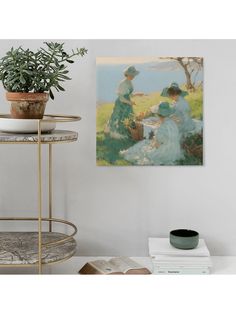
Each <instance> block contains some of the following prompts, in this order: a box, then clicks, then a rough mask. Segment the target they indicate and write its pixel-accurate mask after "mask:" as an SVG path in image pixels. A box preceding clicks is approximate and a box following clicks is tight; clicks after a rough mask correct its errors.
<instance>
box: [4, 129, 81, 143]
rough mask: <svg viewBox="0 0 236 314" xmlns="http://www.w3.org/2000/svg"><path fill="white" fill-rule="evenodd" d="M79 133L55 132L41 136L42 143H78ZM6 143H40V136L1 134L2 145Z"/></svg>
mask: <svg viewBox="0 0 236 314" xmlns="http://www.w3.org/2000/svg"><path fill="white" fill-rule="evenodd" d="M77 139H78V133H77V132H74V131H67V130H55V131H52V132H50V133H42V134H41V142H45V143H46V142H66V141H76V140H77ZM6 142H38V134H23V133H5V132H0V143H6Z"/></svg>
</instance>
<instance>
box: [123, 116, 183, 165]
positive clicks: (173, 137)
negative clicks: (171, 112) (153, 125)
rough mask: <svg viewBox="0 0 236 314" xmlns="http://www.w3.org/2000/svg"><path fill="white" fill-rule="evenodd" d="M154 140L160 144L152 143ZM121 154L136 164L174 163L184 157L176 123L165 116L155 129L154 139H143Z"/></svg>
mask: <svg viewBox="0 0 236 314" xmlns="http://www.w3.org/2000/svg"><path fill="white" fill-rule="evenodd" d="M155 140H156V142H157V143H159V145H160V146H159V147H158V148H156V147H155V146H154V145H153V144H154V141H155ZM121 155H122V156H123V158H124V159H126V160H127V161H129V162H132V163H134V164H136V165H174V164H175V163H176V161H177V160H180V159H182V158H183V157H184V156H183V152H182V150H181V146H180V134H179V130H178V127H177V125H176V123H175V122H174V121H173V120H171V119H170V118H165V120H164V122H163V123H162V124H161V126H160V127H159V128H158V129H157V130H156V131H155V134H154V139H152V140H149V139H145V140H143V141H141V142H139V143H137V144H135V145H133V146H132V147H130V148H129V149H127V150H126V151H123V152H121Z"/></svg>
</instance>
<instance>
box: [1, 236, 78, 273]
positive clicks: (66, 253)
mask: <svg viewBox="0 0 236 314" xmlns="http://www.w3.org/2000/svg"><path fill="white" fill-rule="evenodd" d="M66 237H68V236H67V235H65V234H63V233H58V232H42V243H48V242H56V241H59V240H62V239H64V238H66ZM75 251H76V241H75V239H73V238H69V239H67V240H66V241H65V242H60V243H57V244H51V245H49V246H42V263H43V264H51V263H55V262H60V261H63V260H66V259H68V258H70V257H72V256H73V255H74V253H75ZM37 263H38V232H0V267H2V266H9V265H15V266H27V265H28V266H30V265H34V264H37Z"/></svg>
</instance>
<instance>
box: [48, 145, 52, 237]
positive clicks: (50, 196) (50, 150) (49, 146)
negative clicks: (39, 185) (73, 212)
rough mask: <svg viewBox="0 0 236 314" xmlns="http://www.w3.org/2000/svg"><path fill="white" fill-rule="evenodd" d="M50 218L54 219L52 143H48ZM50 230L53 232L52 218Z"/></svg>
mask: <svg viewBox="0 0 236 314" xmlns="http://www.w3.org/2000/svg"><path fill="white" fill-rule="evenodd" d="M48 218H49V219H52V144H48ZM49 232H52V221H51V220H49Z"/></svg>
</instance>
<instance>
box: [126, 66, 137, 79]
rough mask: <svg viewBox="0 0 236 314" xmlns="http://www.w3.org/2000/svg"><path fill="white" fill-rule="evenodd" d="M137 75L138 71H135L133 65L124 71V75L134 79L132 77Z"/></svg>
mask: <svg viewBox="0 0 236 314" xmlns="http://www.w3.org/2000/svg"><path fill="white" fill-rule="evenodd" d="M138 74H139V71H137V70H136V69H135V67H134V66H133V65H130V66H128V67H127V68H126V69H125V70H124V75H130V76H133V77H134V76H136V75H138Z"/></svg>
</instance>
